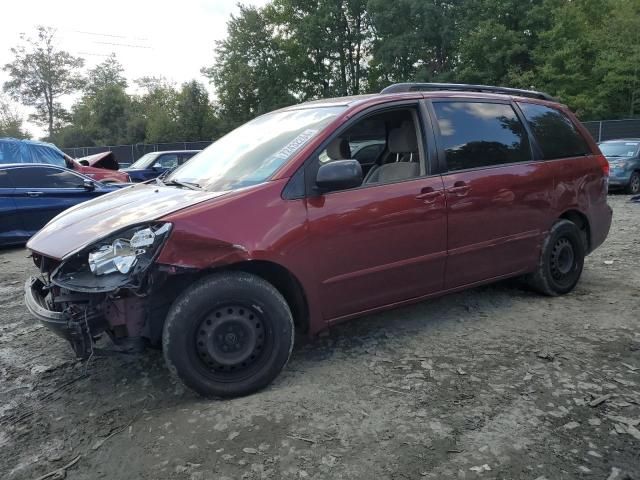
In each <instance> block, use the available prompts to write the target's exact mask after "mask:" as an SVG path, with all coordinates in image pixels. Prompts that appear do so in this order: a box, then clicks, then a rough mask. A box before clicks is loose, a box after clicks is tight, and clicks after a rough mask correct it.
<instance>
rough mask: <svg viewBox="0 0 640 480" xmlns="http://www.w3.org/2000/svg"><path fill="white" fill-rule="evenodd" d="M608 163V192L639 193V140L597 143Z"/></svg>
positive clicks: (623, 139) (629, 139)
mask: <svg viewBox="0 0 640 480" xmlns="http://www.w3.org/2000/svg"><path fill="white" fill-rule="evenodd" d="M598 146H599V147H600V151H601V152H602V154H603V155H604V156H605V157H607V161H608V162H609V168H610V170H609V190H624V191H625V192H626V193H630V194H632V195H637V194H638V193H640V138H622V139H619V140H608V141H606V142H602V143H599V144H598Z"/></svg>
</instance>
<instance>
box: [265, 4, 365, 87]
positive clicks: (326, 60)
mask: <svg viewBox="0 0 640 480" xmlns="http://www.w3.org/2000/svg"><path fill="white" fill-rule="evenodd" d="M366 6H367V2H366V1H365V0H274V2H273V3H272V4H271V5H270V6H268V7H267V8H266V9H265V15H266V16H267V17H268V18H270V19H271V20H272V23H273V24H274V28H273V31H274V40H275V42H276V43H277V44H278V45H280V47H281V48H282V49H283V51H284V52H285V54H286V58H287V60H288V61H289V69H290V70H292V71H293V75H294V78H295V80H296V82H295V84H294V91H295V92H296V96H297V97H299V98H300V97H301V98H313V97H318V96H320V97H330V96H341V95H357V94H359V93H360V91H361V90H362V89H363V87H365V79H366V70H367V62H366V58H367V56H368V55H369V50H370V47H371V35H372V32H371V29H370V25H369V16H368V15H367V10H366Z"/></svg>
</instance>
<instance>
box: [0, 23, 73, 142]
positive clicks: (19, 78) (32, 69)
mask: <svg viewBox="0 0 640 480" xmlns="http://www.w3.org/2000/svg"><path fill="white" fill-rule="evenodd" d="M54 39H55V30H54V29H52V28H49V27H43V26H39V27H37V35H36V37H35V38H31V37H26V36H24V35H21V40H22V44H21V45H19V46H17V47H15V48H12V49H11V52H12V53H13V56H14V60H13V61H12V62H11V63H7V64H6V65H5V66H4V70H5V71H6V72H7V73H8V74H9V77H10V79H9V81H8V82H6V83H5V84H4V90H5V92H7V93H8V94H9V95H10V96H11V97H12V98H13V99H14V100H17V101H20V102H22V103H23V104H24V105H29V106H32V107H34V108H35V113H34V114H33V115H32V118H33V120H35V121H36V122H38V123H40V124H42V125H46V126H47V129H48V132H49V137H53V134H54V132H55V130H56V128H57V127H59V126H60V125H61V124H62V123H63V122H64V121H65V119H66V112H65V110H64V109H63V108H62V106H61V105H60V102H59V99H60V97H62V96H64V95H68V94H70V93H73V92H76V91H78V90H79V89H80V88H81V87H82V84H83V79H82V77H81V76H80V74H79V73H78V70H79V69H80V68H81V67H82V65H83V64H84V60H83V59H81V58H77V57H74V56H72V55H71V54H69V53H68V52H65V51H63V50H59V49H58V48H57V47H56V45H55V41H54Z"/></svg>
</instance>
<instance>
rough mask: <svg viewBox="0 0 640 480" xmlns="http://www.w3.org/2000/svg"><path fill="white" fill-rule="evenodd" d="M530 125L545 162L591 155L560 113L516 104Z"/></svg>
mask: <svg viewBox="0 0 640 480" xmlns="http://www.w3.org/2000/svg"><path fill="white" fill-rule="evenodd" d="M518 105H519V106H520V109H521V110H522V113H523V114H524V116H525V118H526V119H527V122H529V124H530V125H531V130H533V135H534V136H535V138H536V140H537V141H538V144H539V145H540V148H541V149H542V155H543V158H544V159H545V160H551V159H554V158H567V157H577V156H580V155H585V154H588V153H591V151H590V150H589V147H588V145H587V142H586V141H585V140H584V138H583V137H582V135H580V132H578V130H577V129H576V127H575V125H574V124H573V122H572V121H571V120H570V119H569V118H568V117H567V116H566V115H565V114H564V113H562V112H560V111H559V110H556V109H554V108H549V107H545V106H544V105H535V104H533V103H518Z"/></svg>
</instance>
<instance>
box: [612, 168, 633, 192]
mask: <svg viewBox="0 0 640 480" xmlns="http://www.w3.org/2000/svg"><path fill="white" fill-rule="evenodd" d="M630 180H631V172H629V174H628V175H624V174H622V175H609V189H610V190H617V189H619V188H626V187H627V186H628V185H629V181H630Z"/></svg>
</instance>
